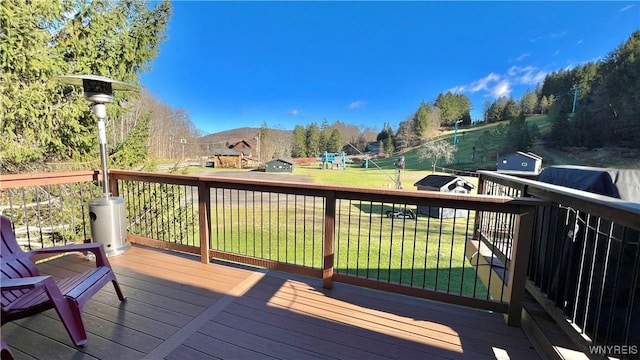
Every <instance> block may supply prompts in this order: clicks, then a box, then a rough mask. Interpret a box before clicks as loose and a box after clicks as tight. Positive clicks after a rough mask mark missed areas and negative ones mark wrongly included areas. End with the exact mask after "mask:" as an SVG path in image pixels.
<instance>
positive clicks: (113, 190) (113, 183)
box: [109, 175, 120, 196]
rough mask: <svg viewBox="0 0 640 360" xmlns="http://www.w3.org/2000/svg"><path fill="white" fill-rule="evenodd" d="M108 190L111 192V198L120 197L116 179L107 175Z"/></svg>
mask: <svg viewBox="0 0 640 360" xmlns="http://www.w3.org/2000/svg"><path fill="white" fill-rule="evenodd" d="M109 189H110V190H111V196H120V189H118V179H116V178H115V177H114V176H113V175H109Z"/></svg>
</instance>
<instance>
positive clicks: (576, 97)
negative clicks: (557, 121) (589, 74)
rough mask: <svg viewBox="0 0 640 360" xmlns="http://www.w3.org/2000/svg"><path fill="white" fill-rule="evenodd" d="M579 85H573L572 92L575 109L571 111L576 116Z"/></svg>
mask: <svg viewBox="0 0 640 360" xmlns="http://www.w3.org/2000/svg"><path fill="white" fill-rule="evenodd" d="M578 89H579V87H578V85H573V87H572V88H571V90H573V108H572V109H571V113H572V114H575V112H576V102H578Z"/></svg>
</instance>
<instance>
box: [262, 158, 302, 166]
mask: <svg viewBox="0 0 640 360" xmlns="http://www.w3.org/2000/svg"><path fill="white" fill-rule="evenodd" d="M273 161H280V162H283V163H287V164H289V165H293V164H295V162H294V161H293V160H292V159H288V158H277V159H273V160H269V161H267V162H268V163H270V162H273Z"/></svg>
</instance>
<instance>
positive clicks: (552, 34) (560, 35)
mask: <svg viewBox="0 0 640 360" xmlns="http://www.w3.org/2000/svg"><path fill="white" fill-rule="evenodd" d="M565 35H567V32H566V31H563V32H559V33H551V34H549V37H550V38H552V39H557V38H559V37H563V36H565Z"/></svg>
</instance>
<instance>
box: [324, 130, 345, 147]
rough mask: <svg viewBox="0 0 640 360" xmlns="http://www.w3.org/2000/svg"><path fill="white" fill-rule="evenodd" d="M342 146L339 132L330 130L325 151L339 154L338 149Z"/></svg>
mask: <svg viewBox="0 0 640 360" xmlns="http://www.w3.org/2000/svg"><path fill="white" fill-rule="evenodd" d="M342 145H343V141H342V135H340V131H338V129H333V130H331V135H329V139H328V140H327V151H331V152H339V151H340V149H342Z"/></svg>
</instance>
